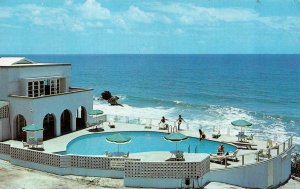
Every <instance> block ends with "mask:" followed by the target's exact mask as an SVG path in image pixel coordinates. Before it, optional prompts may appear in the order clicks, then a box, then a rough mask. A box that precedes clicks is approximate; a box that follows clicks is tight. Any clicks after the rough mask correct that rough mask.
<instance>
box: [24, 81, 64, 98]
mask: <svg viewBox="0 0 300 189" xmlns="http://www.w3.org/2000/svg"><path fill="white" fill-rule="evenodd" d="M60 85H61V81H60V79H46V80H38V81H29V82H28V83H27V88H28V96H29V97H38V96H43V95H55V94H58V93H61V90H60Z"/></svg>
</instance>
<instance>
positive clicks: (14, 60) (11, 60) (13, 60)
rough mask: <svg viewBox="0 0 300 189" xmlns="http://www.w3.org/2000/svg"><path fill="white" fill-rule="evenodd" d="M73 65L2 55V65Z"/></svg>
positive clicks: (0, 61)
mask: <svg viewBox="0 0 300 189" xmlns="http://www.w3.org/2000/svg"><path fill="white" fill-rule="evenodd" d="M29 66H30V67H32V66H71V64H65V63H63V64H61V63H37V62H34V61H32V60H30V59H28V58H25V57H0V67H29Z"/></svg>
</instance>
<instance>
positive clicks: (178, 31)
mask: <svg viewBox="0 0 300 189" xmlns="http://www.w3.org/2000/svg"><path fill="white" fill-rule="evenodd" d="M175 33H176V34H183V33H184V31H183V29H181V28H177V29H176V30H175Z"/></svg>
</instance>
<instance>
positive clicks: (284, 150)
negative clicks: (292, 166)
mask: <svg viewBox="0 0 300 189" xmlns="http://www.w3.org/2000/svg"><path fill="white" fill-rule="evenodd" d="M283 151H285V142H283Z"/></svg>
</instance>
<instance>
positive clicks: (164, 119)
mask: <svg viewBox="0 0 300 189" xmlns="http://www.w3.org/2000/svg"><path fill="white" fill-rule="evenodd" d="M166 121H167V119H166V118H165V117H164V116H162V118H161V120H160V122H159V124H161V123H162V124H163V125H164V127H165V128H168V124H166Z"/></svg>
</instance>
